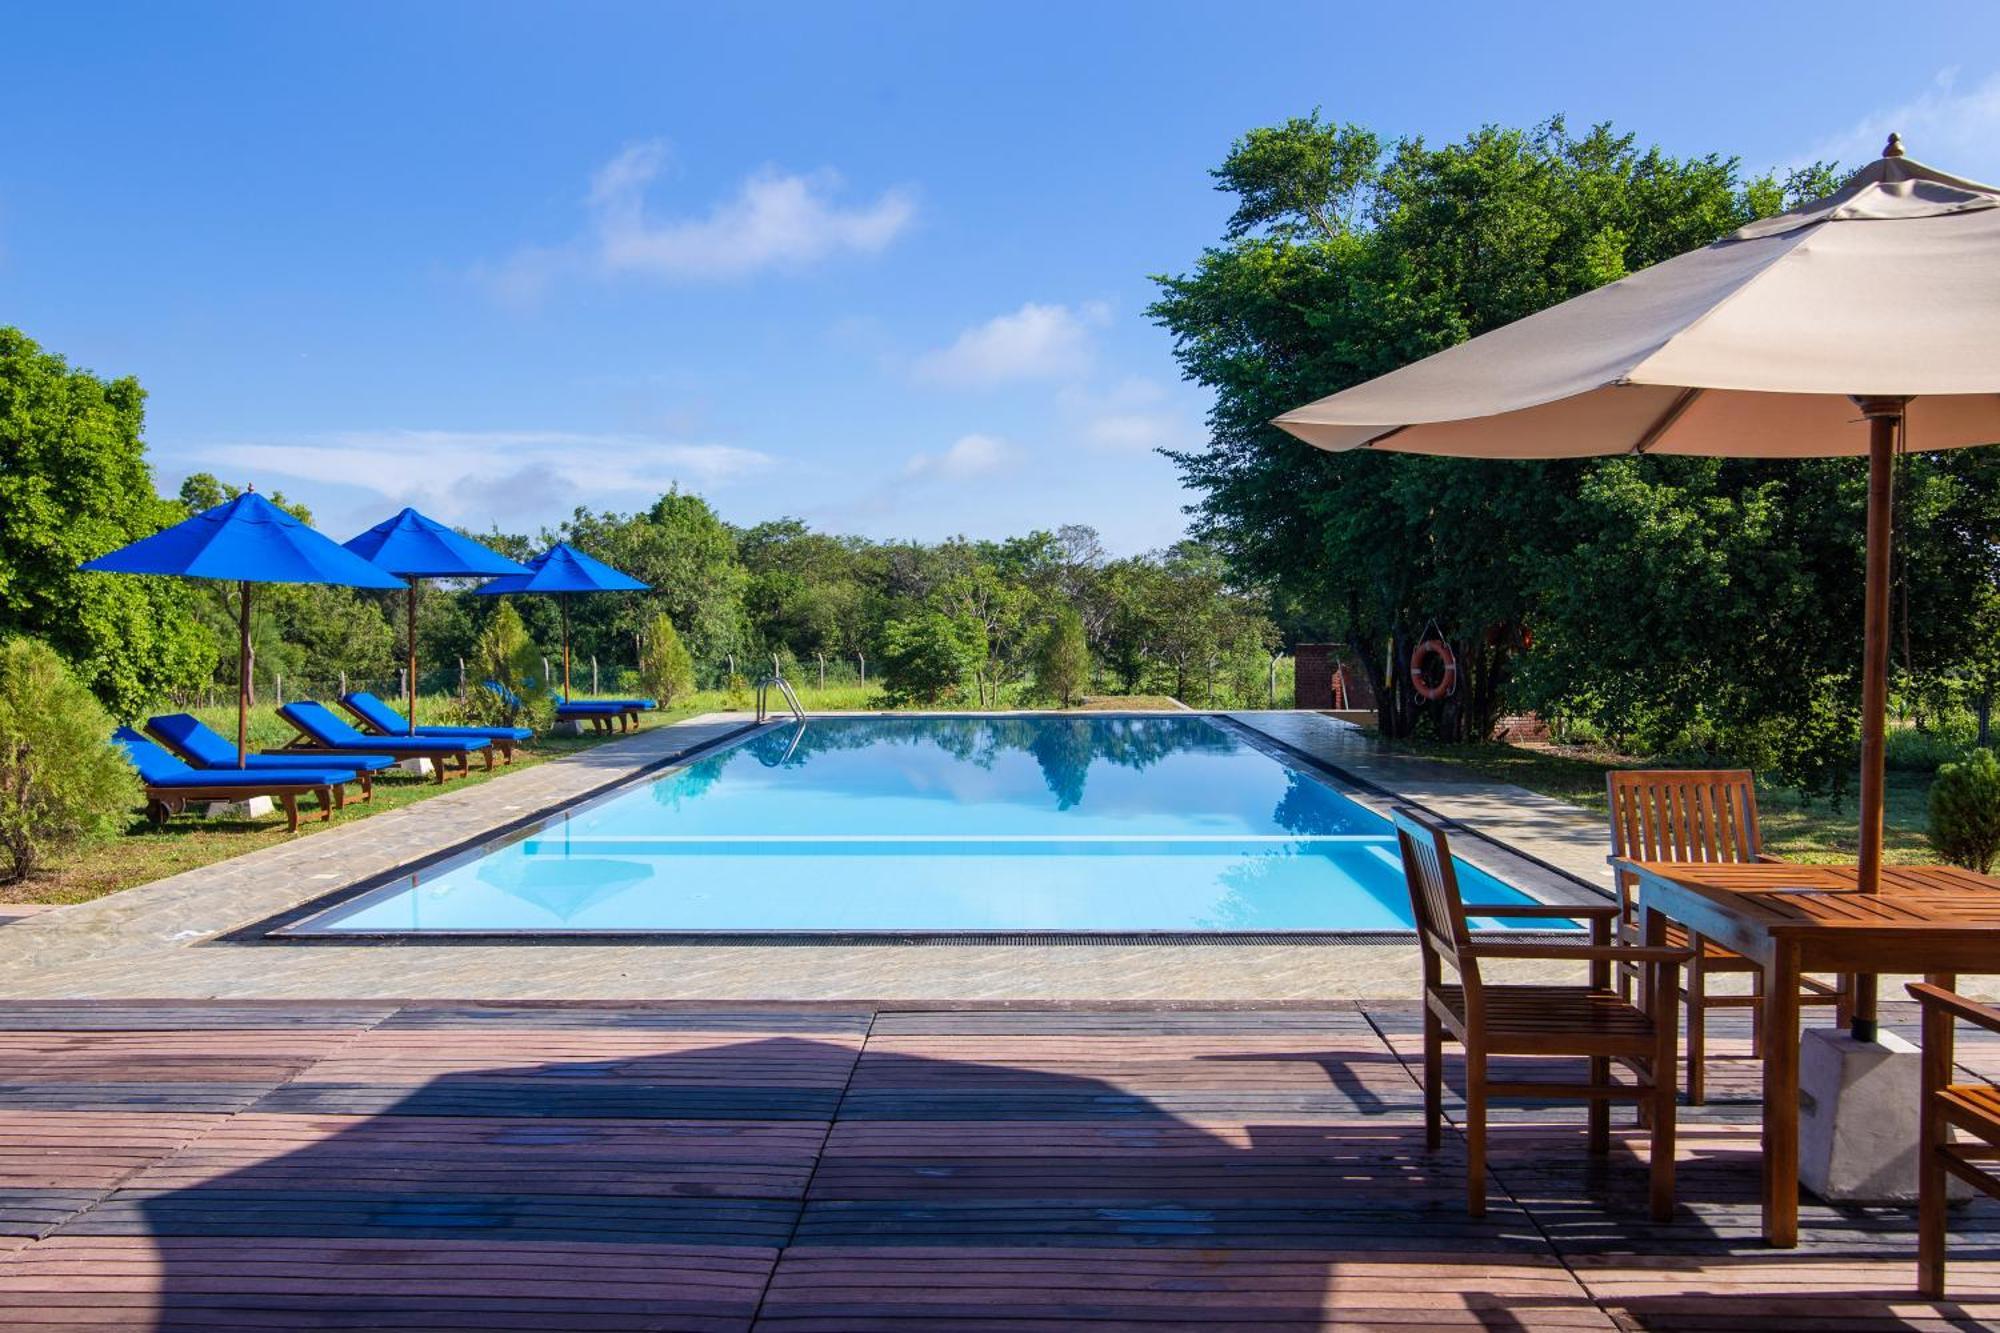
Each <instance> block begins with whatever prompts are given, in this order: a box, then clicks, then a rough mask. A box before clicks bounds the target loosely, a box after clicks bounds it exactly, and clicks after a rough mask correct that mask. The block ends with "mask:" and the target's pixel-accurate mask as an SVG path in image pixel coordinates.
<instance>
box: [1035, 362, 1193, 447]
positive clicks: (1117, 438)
mask: <svg viewBox="0 0 2000 1333" xmlns="http://www.w3.org/2000/svg"><path fill="white" fill-rule="evenodd" d="M1057 402H1058V406H1059V407H1060V408H1061V410H1062V412H1063V414H1064V416H1065V417H1066V418H1067V419H1068V420H1069V421H1070V423H1071V428H1072V429H1073V430H1074V431H1075V432H1076V433H1077V435H1078V436H1079V437H1081V439H1082V440H1083V442H1084V443H1085V444H1088V445H1090V446H1091V447H1092V448H1096V449H1102V450H1104V451H1106V452H1109V453H1148V452H1151V451H1152V450H1155V449H1187V448H1193V447H1197V446H1199V445H1200V443H1201V442H1202V440H1203V439H1204V438H1205V436H1204V431H1203V428H1202V423H1201V418H1200V414H1199V412H1198V411H1197V410H1196V408H1195V407H1194V405H1193V404H1192V402H1179V401H1176V400H1175V397H1174V395H1173V394H1171V393H1170V392H1169V391H1168V390H1167V389H1166V388H1165V387H1163V386H1162V385H1160V384H1159V383H1158V382H1156V381H1154V380H1149V379H1139V378H1133V379H1127V380H1123V381H1120V382H1119V383H1117V384H1115V385H1113V386H1112V387H1111V388H1110V389H1107V390H1104V391H1102V392H1097V391H1092V390H1087V389H1083V388H1081V387H1072V388H1069V389H1065V390H1064V391H1063V392H1062V394H1061V395H1060V396H1059V398H1058V400H1057Z"/></svg>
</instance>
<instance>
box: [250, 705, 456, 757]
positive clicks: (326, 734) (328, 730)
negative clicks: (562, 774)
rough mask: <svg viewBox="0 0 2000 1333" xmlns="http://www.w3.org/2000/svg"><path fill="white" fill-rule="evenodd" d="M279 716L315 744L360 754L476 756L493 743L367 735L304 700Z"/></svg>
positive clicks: (285, 708) (323, 707)
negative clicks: (372, 752) (385, 751)
mask: <svg viewBox="0 0 2000 1333" xmlns="http://www.w3.org/2000/svg"><path fill="white" fill-rule="evenodd" d="M278 716H279V717H282V718H283V719H285V721H287V722H289V723H291V724H292V725H293V726H295V727H297V728H298V729H299V730H300V731H302V732H304V733H305V735H306V738H307V739H308V740H310V741H311V742H312V743H313V744H314V745H324V746H326V747H327V748H328V749H333V750H352V751H354V752H355V753H357V754H366V753H368V752H369V751H374V752H376V753H380V752H381V751H383V750H391V751H394V752H396V753H398V754H406V755H407V754H473V753H476V752H477V751H480V750H485V749H490V748H491V747H492V745H493V742H492V741H489V740H485V739H482V738H480V737H476V736H364V735H362V734H361V733H360V732H358V731H356V730H355V729H354V728H353V727H351V726H349V725H348V724H347V723H345V722H343V721H341V720H340V718H339V717H338V716H336V715H335V713H334V711H333V710H332V709H331V708H328V707H327V706H326V705H325V704H322V703H314V702H313V701H312V700H310V699H301V700H299V701H298V702H297V703H291V704H279V705H278Z"/></svg>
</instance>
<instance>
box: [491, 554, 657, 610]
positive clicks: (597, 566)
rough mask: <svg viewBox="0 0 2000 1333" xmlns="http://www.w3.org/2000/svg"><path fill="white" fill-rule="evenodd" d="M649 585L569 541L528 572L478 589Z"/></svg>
mask: <svg viewBox="0 0 2000 1333" xmlns="http://www.w3.org/2000/svg"><path fill="white" fill-rule="evenodd" d="M649 586H650V585H648V584H644V583H641V582H639V580H637V579H635V578H633V577H632V576H631V575H630V574H626V573H623V572H622V571H620V570H616V569H613V568H612V567H611V566H609V565H607V564H605V563H604V562H603V561H602V560H597V559H593V558H592V557H590V556H587V555H585V554H584V553H583V552H582V551H579V550H577V549H576V548H575V547H574V546H571V545H570V544H569V543H568V542H557V543H556V544H555V545H554V546H551V547H550V548H549V549H548V550H546V551H544V552H542V553H541V554H540V555H538V556H536V557H535V558H534V559H533V560H530V561H529V562H528V572H527V573H525V574H503V575H501V576H500V577H499V578H497V579H494V580H493V581H492V582H491V583H488V584H487V585H486V586H485V587H483V588H481V589H480V590H479V591H480V592H482V593H490V594H492V595H493V596H496V597H497V596H501V595H504V594H506V593H516V592H645V591H646V590H647V588H648V587H649Z"/></svg>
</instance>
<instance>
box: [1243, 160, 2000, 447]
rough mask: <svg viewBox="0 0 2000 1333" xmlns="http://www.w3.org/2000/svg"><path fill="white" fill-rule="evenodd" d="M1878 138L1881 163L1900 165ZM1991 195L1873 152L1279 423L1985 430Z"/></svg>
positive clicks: (1413, 442) (1459, 433) (1723, 438)
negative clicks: (1775, 212) (1667, 251)
mask: <svg viewBox="0 0 2000 1333" xmlns="http://www.w3.org/2000/svg"><path fill="white" fill-rule="evenodd" d="M1901 151H1902V149H1901V147H1900V145H1898V144H1896V143H1893V142H1892V143H1891V145H1890V152H1891V153H1892V154H1900V153H1901ZM1996 346H2000V189H1996V188H1995V187H1993V186H1988V185H1978V184H1975V183H1973V182H1971V181H1966V180H1961V179H1959V178H1958V177H1956V176H1950V175H1947V174H1945V173H1944V172H1941V171H1935V170H1933V169H1931V168H1930V167H1926V166H1924V165H1922V164H1921V163H1918V162H1913V161H1911V160H1909V159H1908V158H1904V157H1901V156H1899V155H1897V156H1888V157H1884V158H1881V159H1880V160H1878V161H1876V162H1873V163H1870V164H1869V165H1868V166H1867V167H1865V168H1863V169H1862V170H1861V171H1858V172H1856V173H1855V174H1854V176H1853V177H1852V178H1851V179H1849V180H1848V182H1847V183H1846V184H1845V185H1844V186H1842V187H1841V189H1840V190H1839V191H1838V192H1837V193H1835V194H1832V195H1829V196H1828V197H1826V198H1825V199H1820V200H1815V201H1814V202H1812V203H1809V204H1806V205H1804V206H1803V207H1801V208H1799V209H1797V210H1795V211H1793V212H1790V213H1786V214H1784V215H1783V216H1780V217H1774V218H1765V219H1763V220H1761V221H1758V222H1753V223H1751V224H1750V225H1749V226H1747V227H1744V228H1742V229H1741V230H1739V231H1737V232H1735V233H1733V234H1731V235H1729V236H1727V237H1724V238H1723V239H1722V240H1719V241H1717V242H1715V243H1714V244H1713V245H1710V246H1707V247H1705V248H1703V249H1700V250H1696V251H1693V252H1691V253H1689V254H1685V255H1681V256H1679V257H1677V258H1674V259H1669V260H1667V261H1665V262H1664V263H1660V264H1655V265H1654V266H1653V267H1651V268H1648V269H1644V270H1642V271H1640V272H1638V273H1635V274H1633V275H1632V276H1630V277H1628V278H1623V279H1621V280H1619V281H1617V282H1614V283H1610V284H1608V285H1606V286H1604V287H1600V288H1598V289H1597V290H1595V291H1592V292H1586V293H1585V294H1584V295H1582V296H1579V297H1576V298H1575V299H1573V300H1570V301H1565V302H1564V303H1563V304H1561V305H1558V306H1552V307H1550V308H1549V309H1547V310H1544V311H1542V312H1540V313H1539V314H1534V315H1530V316H1528V317H1527V318H1526V319H1522V320H1519V321H1516V322H1515V323H1513V324H1509V325H1507V326H1505V327H1504V328H1499V329H1495V330H1493V331H1492V332H1491V333H1487V334H1483V335H1481V336H1480V337H1477V338H1474V339H1472V340H1471V341H1469V342H1464V343H1460V344H1459V345H1458V346H1456V347H1452V348H1448V349H1446V350H1445V351H1442V352H1439V353H1437V354H1436V355H1435V356H1431V357H1427V358H1425V359H1424V360H1422V361H1418V362H1415V363H1413V364H1411V365H1408V366H1405V367H1403V368H1402V369H1401V370H1396V371H1392V372H1390V373H1389V374H1387V375H1383V376H1381V377H1380V378H1379V379H1374V380H1370V381H1368V382H1367V383H1366V384H1361V385H1357V386H1356V387H1354V388H1352V389H1348V390H1346V391H1344V392H1342V393H1337V394H1334V395H1333V396H1332V397H1329V398H1322V399H1320V400H1319V401H1318V402H1314V403H1309V404H1307V405H1306V406H1304V407H1301V408H1297V409H1295V410H1294V411H1290V412H1287V413H1285V414H1284V415H1283V416H1281V417H1279V418H1278V419H1277V423H1276V424H1277V425H1279V426H1281V427H1283V428H1284V429H1285V430H1288V431H1290V432H1291V433H1292V434H1294V435H1296V436H1298V437H1299V438H1300V439H1302V440H1304V441H1306V442H1307V443H1309V444H1314V445H1317V446H1319V447H1320V448H1322V449H1332V450H1342V449H1357V448H1364V447H1366V448H1376V449H1390V450H1400V451H1404V452H1409V453H1423V454H1454V455H1459V456H1463V457H1468V458H1575V457H1584V456H1588V455H1595V454H1622V453H1662V454H1710V455H1721V456H1725V457H1732V458H1736V457H1757V458H1806V457H1815V456H1826V455H1837V454H1865V453H1867V452H1868V450H1869V430H1868V426H1867V424H1866V422H1865V420H1864V419H1863V418H1862V416H1861V415H1860V414H1858V413H1857V412H1856V411H1855V403H1854V400H1855V399H1856V398H1868V397H1909V398H1912V399H1913V400H1914V401H1912V402H1911V403H1910V404H1909V409H1908V426H1909V443H1910V446H1911V447H1912V448H1916V449H1924V450H1929V449H1951V448H1956V447H1958V446H1960V445H1968V444H1986V443H1989V442H1991V441H1994V440H2000V393H1996V390H2000V361H1996V359H1995V357H1994V354H1993V349H1994V347H1996Z"/></svg>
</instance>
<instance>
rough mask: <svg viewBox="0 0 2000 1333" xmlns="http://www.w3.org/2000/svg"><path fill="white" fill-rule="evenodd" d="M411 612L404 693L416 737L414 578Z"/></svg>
mask: <svg viewBox="0 0 2000 1333" xmlns="http://www.w3.org/2000/svg"><path fill="white" fill-rule="evenodd" d="M409 610H410V614H409V622H410V624H409V630H410V632H409V650H410V661H409V666H408V668H407V670H408V674H409V677H410V679H409V684H407V685H406V686H404V692H405V693H406V694H408V695H409V699H408V700H407V702H408V704H409V706H410V733H409V734H410V735H412V736H414V735H416V734H417V581H416V580H415V579H414V578H413V579H411V580H410V601H409ZM440 771H442V770H440Z"/></svg>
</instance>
